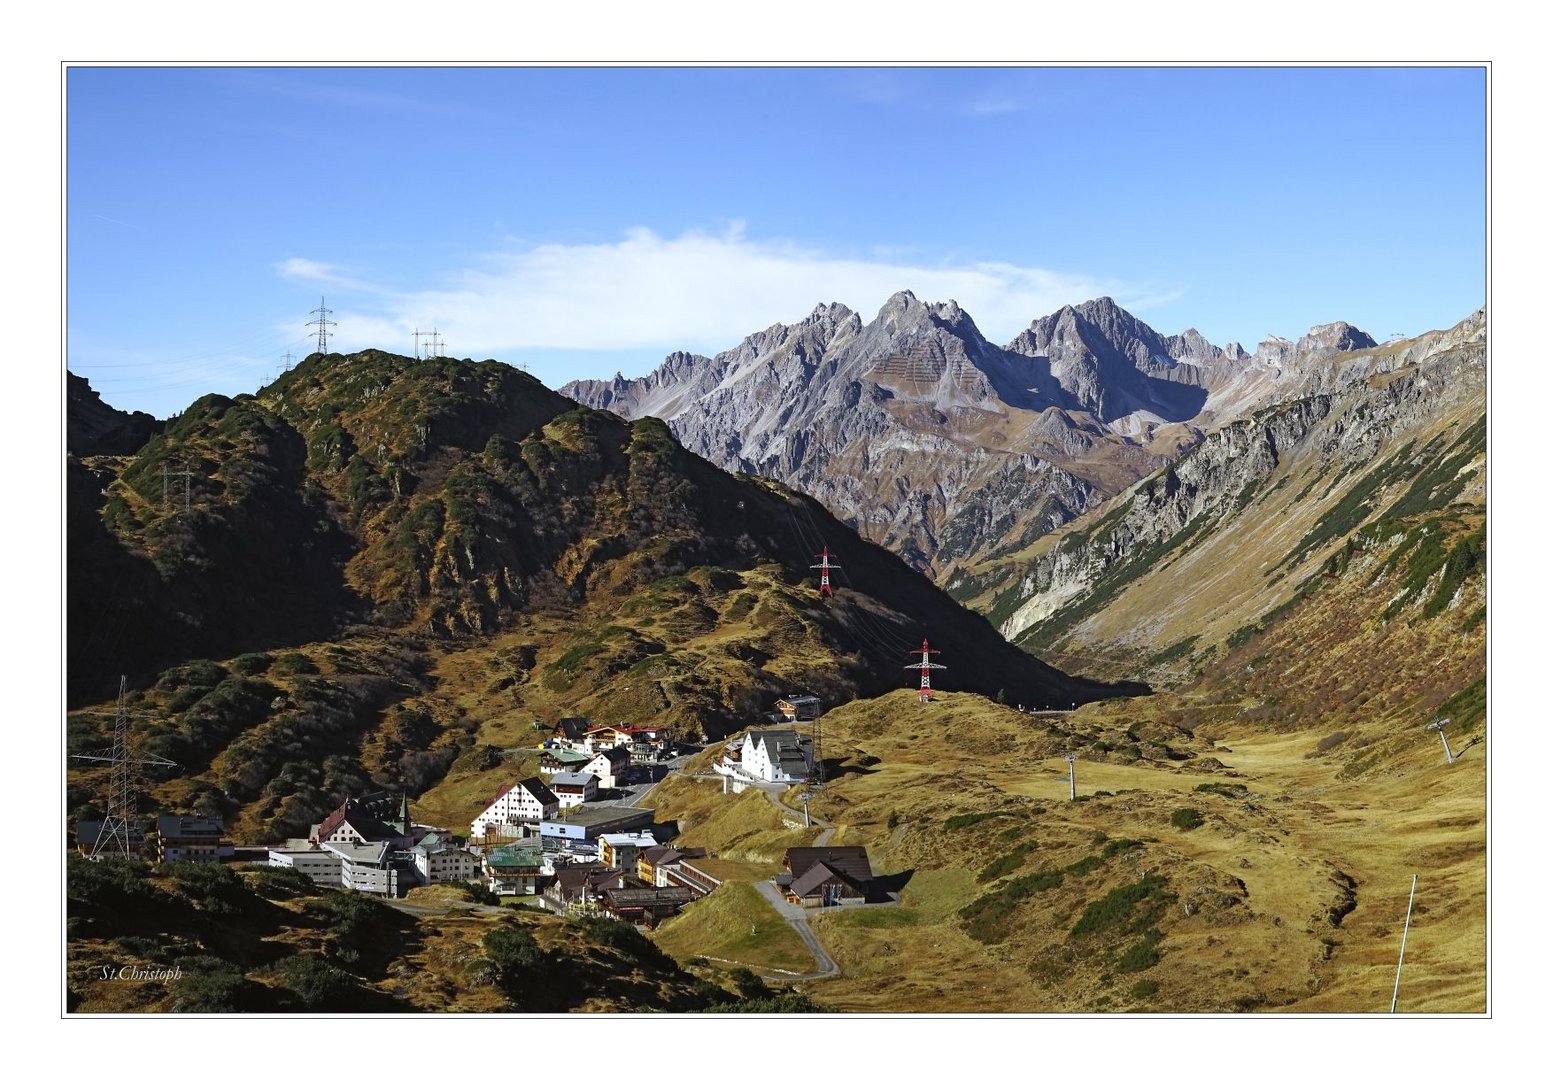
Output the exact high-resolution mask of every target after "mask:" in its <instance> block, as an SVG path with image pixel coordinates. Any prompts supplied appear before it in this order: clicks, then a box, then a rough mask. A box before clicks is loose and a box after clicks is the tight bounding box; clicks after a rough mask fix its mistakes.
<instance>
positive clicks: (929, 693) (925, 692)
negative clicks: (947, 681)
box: [906, 638, 945, 705]
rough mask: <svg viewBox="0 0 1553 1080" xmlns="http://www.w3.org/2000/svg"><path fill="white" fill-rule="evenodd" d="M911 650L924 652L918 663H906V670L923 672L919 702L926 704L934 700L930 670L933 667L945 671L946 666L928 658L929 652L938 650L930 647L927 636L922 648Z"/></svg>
mask: <svg viewBox="0 0 1553 1080" xmlns="http://www.w3.org/2000/svg"><path fill="white" fill-rule="evenodd" d="M911 651H912V653H913V654H916V653H919V652H920V653H921V654H922V659H921V660H920V661H917V662H916V663H912V664H907V665H906V670H907V671H912V670H916V671H920V672H922V686H921V688H920V689H919V690H918V691H917V704H919V705H925V704H927V703H928V702H929V701H932V700H933V684H932V681H931V679H930V677H929V675H928V672H929V670H931V669H933V668H937V669H938V670H940V671H943V670H945V668H944V665H943V664H935V663H933V662H931V661H930V660H928V654H929V653H936V652H937V651H938V650H937V649H930V648H928V644H927V638H923V639H922V648H920V649H912V650H911Z"/></svg>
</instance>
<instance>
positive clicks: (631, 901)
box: [602, 885, 695, 909]
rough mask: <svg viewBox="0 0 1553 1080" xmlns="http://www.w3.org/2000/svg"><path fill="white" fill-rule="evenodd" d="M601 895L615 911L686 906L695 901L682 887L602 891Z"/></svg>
mask: <svg viewBox="0 0 1553 1080" xmlns="http://www.w3.org/2000/svg"><path fill="white" fill-rule="evenodd" d="M602 895H603V897H604V901H605V902H606V903H607V904H609V906H610V907H612V908H617V909H618V908H633V907H647V906H650V907H660V906H663V905H666V904H688V903H690V902H691V901H692V900H694V899H695V894H694V893H692V892H691V891H690V890H689V889H687V888H685V887H684V886H683V885H673V886H670V887H668V888H664V889H604V890H602Z"/></svg>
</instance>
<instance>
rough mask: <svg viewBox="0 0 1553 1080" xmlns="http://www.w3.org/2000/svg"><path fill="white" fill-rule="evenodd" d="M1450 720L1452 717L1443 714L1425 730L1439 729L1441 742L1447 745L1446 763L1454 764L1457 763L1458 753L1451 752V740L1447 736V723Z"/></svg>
mask: <svg viewBox="0 0 1553 1080" xmlns="http://www.w3.org/2000/svg"><path fill="white" fill-rule="evenodd" d="M1450 722H1451V718H1450V717H1448V716H1442V717H1440V718H1439V719H1438V720H1436V721H1435V722H1434V723H1432V724H1430V725H1429V726H1428V727H1427V728H1425V730H1426V731H1438V732H1439V733H1440V742H1441V743H1442V744H1443V745H1444V746H1445V764H1447V765H1454V764H1456V755H1455V754H1453V753H1451V744H1450V740H1449V739H1447V738H1446V737H1445V725H1446V724H1448V723H1450Z"/></svg>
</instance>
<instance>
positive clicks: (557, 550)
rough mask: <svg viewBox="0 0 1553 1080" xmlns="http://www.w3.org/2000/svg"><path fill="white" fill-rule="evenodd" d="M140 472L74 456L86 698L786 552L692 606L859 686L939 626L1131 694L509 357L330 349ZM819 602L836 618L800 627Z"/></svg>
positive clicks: (647, 423)
mask: <svg viewBox="0 0 1553 1080" xmlns="http://www.w3.org/2000/svg"><path fill="white" fill-rule="evenodd" d="M114 468H115V466H113V465H103V466H100V467H99V471H98V472H97V473H90V472H88V471H87V470H86V469H84V468H82V467H75V466H72V471H71V473H70V476H71V482H70V490H69V497H70V511H69V513H70V545H69V551H70V556H69V557H70V578H69V599H68V602H69V607H70V613H71V621H70V628H69V650H70V652H69V657H70V660H69V666H70V687H71V694H72V698H74V699H78V700H79V699H83V698H85V699H90V698H92V697H93V696H94V695H95V696H105V693H106V690H107V688H108V686H109V683H110V680H111V677H112V676H113V675H114V674H116V673H117V672H119V671H129V672H131V673H132V674H134V675H138V677H139V680H140V682H141V683H142V685H143V684H145V682H147V681H148V680H149V678H150V676H151V675H152V674H154V673H155V672H156V671H157V670H159V669H160V668H162V667H164V666H165V665H166V664H168V663H170V662H173V661H177V660H182V659H186V658H189V657H197V656H206V657H226V656H232V655H234V654H236V653H239V652H242V651H245V650H258V649H267V648H274V647H278V646H290V645H297V644H301V643H305V642H309V641H321V640H328V639H330V638H332V637H334V636H336V635H337V634H338V633H339V631H340V630H341V628H342V627H344V626H346V625H348V624H350V623H352V622H371V623H375V624H377V625H378V626H379V627H382V628H384V629H386V630H390V631H393V632H407V633H412V634H425V635H430V637H431V638H432V639H437V638H441V639H443V640H444V641H446V642H448V643H449V645H454V646H456V645H457V643H458V642H463V641H471V640H475V639H478V638H480V637H481V636H482V635H489V634H493V633H497V632H500V631H503V630H507V629H511V628H513V627H516V626H520V625H525V624H527V623H529V622H530V621H531V620H533V619H534V618H544V619H560V620H563V622H564V623H566V624H570V625H571V626H572V627H577V626H581V625H585V624H587V623H588V622H591V621H594V620H597V619H600V618H603V617H606V616H608V615H609V614H610V613H611V612H613V611H615V610H617V609H619V608H621V607H622V606H624V605H626V604H627V603H628V602H630V601H632V600H643V599H644V596H646V595H647V594H649V593H651V592H652V590H655V589H656V590H657V593H656V594H653V595H655V596H658V597H661V596H663V595H671V594H673V593H674V589H673V588H672V587H670V588H669V589H668V590H667V594H666V593H665V591H664V586H665V583H668V584H669V585H670V586H672V583H673V581H674V580H675V579H678V578H679V577H681V576H682V575H684V574H686V573H687V572H688V571H691V570H692V569H695V568H703V570H720V571H724V572H726V573H729V574H741V573H746V572H749V571H752V570H754V569H755V568H757V567H774V568H776V569H778V570H779V578H780V581H781V582H782V583H783V584H784V585H785V586H788V587H789V591H791V593H792V595H791V596H784V597H783V598H782V604H780V605H778V607H780V608H782V609H783V610H784V611H785V613H782V612H777V610H776V609H769V610H767V609H763V608H761V607H760V605H759V601H760V599H761V597H760V596H758V595H755V594H753V593H752V595H751V596H750V598H749V600H750V604H749V606H747V607H742V610H739V611H735V609H733V608H730V609H728V611H724V612H710V611H709V609H705V605H704V604H698V603H696V602H690V601H688V600H687V601H686V602H685V603H684V604H678V602H677V601H676V604H678V606H680V607H682V608H683V609H684V610H681V611H679V612H677V615H676V617H678V618H680V619H681V621H684V620H685V619H689V620H691V621H694V620H696V619H701V620H703V621H706V620H710V622H709V623H708V625H709V626H715V625H717V624H718V623H719V621H720V620H726V619H729V618H741V617H743V616H749V617H750V618H759V617H760V616H759V614H758V613H759V612H760V611H761V610H767V617H768V618H769V619H770V620H771V622H772V625H771V627H770V630H769V633H768V634H767V637H766V639H763V642H764V643H763V644H762V645H761V646H760V650H757V651H762V650H763V651H764V653H765V654H767V655H768V656H772V657H774V656H779V655H781V654H782V652H783V649H784V644H785V645H786V646H787V647H788V648H789V649H791V648H795V647H796V648H801V649H812V650H815V655H814V657H813V660H814V663H813V666H814V669H815V671H816V672H817V673H820V672H823V673H824V675H825V678H826V679H827V681H828V686H829V687H830V688H831V689H832V691H833V692H834V693H836V694H838V695H841V696H851V695H853V694H865V695H866V694H873V693H877V692H880V691H882V690H886V689H890V688H893V687H897V686H900V685H902V684H903V683H904V681H905V673H904V672H903V670H902V669H903V667H904V665H905V664H906V662H907V660H908V659H909V658H908V656H907V655H906V650H907V649H908V648H910V647H911V646H914V645H916V644H917V643H918V642H919V641H920V640H921V638H922V637H924V636H926V637H929V638H931V639H932V641H933V645H934V646H935V647H937V648H940V649H942V650H944V656H943V657H942V658H943V659H944V660H945V662H946V663H948V664H949V670H948V671H947V672H946V673H944V676H943V684H944V685H945V686H950V687H956V688H965V689H976V690H979V691H982V692H985V693H987V694H989V695H995V694H997V693H999V692H1000V691H1001V692H1003V693H1005V694H1006V695H1007V696H1008V697H1009V699H1010V700H1017V701H1029V702H1032V703H1037V702H1046V701H1062V700H1088V699H1093V698H1095V697H1098V696H1108V695H1112V694H1115V693H1117V692H1119V691H1121V690H1123V688H1120V687H1114V688H1113V687H1104V686H1102V685H1100V684H1097V683H1090V682H1085V681H1076V680H1071V679H1069V678H1068V677H1066V676H1064V675H1062V674H1061V673H1060V672H1057V671H1055V670H1054V669H1051V668H1049V667H1047V666H1046V665H1044V664H1042V663H1040V662H1039V661H1037V660H1035V659H1034V658H1032V657H1030V656H1028V655H1026V654H1024V653H1022V652H1020V651H1019V650H1017V649H1014V648H1013V647H1012V646H1010V645H1008V644H1007V643H1006V642H1005V641H1003V639H1002V638H1001V637H1000V636H999V635H998V634H997V632H996V631H995V630H994V629H993V628H992V626H991V625H990V624H988V623H987V622H986V620H985V619H983V618H982V617H981V616H979V615H974V614H971V613H969V612H967V611H966V610H965V609H963V608H961V607H960V606H959V605H957V604H956V603H954V602H953V601H952V600H950V599H949V598H948V597H946V596H944V595H943V594H942V593H940V592H939V591H938V590H937V589H936V588H934V587H933V586H932V585H931V584H930V583H929V582H927V581H926V580H924V579H923V578H922V577H921V576H920V575H918V574H916V573H914V572H912V571H911V570H910V569H908V568H907V567H906V566H904V565H903V564H902V563H901V562H900V561H899V560H898V559H897V558H895V557H894V556H892V555H890V554H889V553H888V552H886V551H884V550H883V549H881V548H878V547H876V546H874V545H872V544H869V543H866V542H864V541H861V540H859V539H858V538H857V536H856V535H855V534H854V533H853V532H851V530H849V529H847V528H845V527H844V526H842V525H840V524H838V523H837V522H835V521H834V520H833V519H832V518H830V516H829V515H828V514H826V513H825V512H824V511H823V510H822V509H821V508H820V507H819V506H818V504H816V503H814V502H813V501H812V500H809V499H807V498H803V497H799V496H795V495H792V494H790V493H788V492H786V491H784V490H783V489H781V488H780V487H778V486H777V485H774V484H772V483H770V482H767V481H758V480H754V479H750V478H738V477H733V476H730V475H728V474H726V473H724V472H722V471H721V470H719V469H717V468H715V467H713V466H712V465H710V464H708V463H707V462H705V461H703V460H701V459H700V458H697V457H695V456H694V455H692V454H690V453H688V452H687V451H685V450H684V449H682V448H681V447H680V446H679V445H678V444H677V443H676V442H675V441H674V440H673V438H672V437H671V436H670V434H669V432H668V429H667V427H666V426H665V425H664V424H663V423H662V422H660V421H657V420H652V419H646V420H639V421H636V422H634V423H627V422H625V421H622V420H620V419H619V418H617V417H615V416H613V415H611V414H608V413H602V412H596V411H593V410H590V409H586V408H582V407H579V406H576V405H575V404H573V403H572V402H570V401H568V400H567V399H565V398H562V397H560V396H559V395H557V394H555V393H553V392H551V391H549V390H547V389H546V388H544V387H543V386H542V385H540V384H539V383H538V382H537V381H536V380H534V379H532V378H530V377H529V376H527V375H526V374H524V373H522V372H519V371H516V370H514V369H512V368H510V367H507V366H505V365H502V364H498V363H496V362H494V361H486V362H483V363H473V362H469V361H453V360H447V359H438V360H430V361H415V360H411V359H409V358H406V357H400V356H393V355H390V354H387V353H381V352H375V351H368V352H364V353H359V354H355V355H351V356H339V355H330V356H322V355H314V356H312V357H309V358H308V359H307V360H306V361H304V362H303V363H302V364H301V365H299V366H298V367H297V368H296V369H294V370H293V371H291V372H288V373H287V374H286V375H284V376H283V377H282V378H281V379H279V380H278V381H277V382H276V383H275V384H273V385H271V386H269V387H267V388H265V389H264V390H263V391H262V392H261V393H260V394H259V395H258V396H257V397H250V396H247V395H244V396H240V397H239V398H237V399H226V398H222V397H218V396H210V397H206V398H202V399H200V400H199V401H197V402H196V403H195V404H194V405H192V406H191V407H190V408H189V409H188V410H187V411H185V413H184V414H183V415H182V416H180V417H179V418H178V419H177V420H176V421H174V422H173V423H171V424H169V425H168V426H167V428H166V430H165V431H163V432H162V433H161V435H159V436H157V437H156V438H154V439H153V440H152V441H151V442H150V443H149V444H148V445H147V446H146V447H145V448H144V449H142V450H141V451H140V452H139V453H138V454H136V455H134V456H133V457H132V458H129V459H128V460H127V462H124V463H122V467H121V468H120V471H119V472H118V473H117V476H116V478H115V477H114V476H113V475H112V473H113V469H114ZM164 470H165V472H164ZM185 470H188V471H189V472H190V473H191V474H192V479H191V480H189V481H188V484H189V487H188V494H187V509H186V508H185V492H184V489H183V483H182V476H181V474H183V473H184V471H185ZM168 477H171V479H168ZM164 484H165V485H166V487H165V489H164ZM164 490H165V491H166V492H167V494H166V496H165V498H164ZM103 492H106V494H103ZM822 544H828V545H829V547H830V550H831V552H832V554H833V556H834V557H835V558H836V560H837V561H839V562H840V563H841V564H842V566H843V567H844V574H845V575H846V576H845V577H844V578H840V579H838V584H841V585H842V586H847V585H852V586H855V587H856V588H857V590H858V591H856V592H853V591H851V590H850V589H848V588H845V587H843V588H842V589H841V590H840V592H839V594H838V596H837V597H836V598H835V599H834V600H833V601H829V602H825V601H822V600H820V599H819V598H818V597H816V596H814V595H813V591H812V589H811V587H810V583H812V581H813V580H814V575H813V574H812V573H811V571H810V569H809V567H810V564H811V563H813V562H814V561H815V558H814V556H815V551H816V550H817V549H818V547H819V546H820V545H822ZM763 580H766V579H763ZM744 584H747V585H750V586H751V587H753V586H754V585H755V583H754V582H753V581H752V582H749V583H744ZM773 600H775V598H773ZM730 612H733V614H732V615H730V614H729V613H730ZM670 621H672V620H670ZM800 623H801V624H805V625H809V626H810V627H811V629H812V633H808V634H807V636H805V635H804V634H798V635H796V636H795V635H794V634H793V633H792V632H791V631H793V628H794V626H797V625H798V624H800ZM703 629H704V628H703ZM672 637H673V635H672V634H669V635H665V636H664V639H663V640H660V641H659V642H658V643H657V644H654V643H653V642H651V641H648V642H645V643H644V644H643V649H644V652H643V655H647V654H650V653H651V652H653V651H663V650H664V649H665V648H667V647H668V645H670V644H672V640H670V639H672ZM821 654H823V655H821ZM748 662H749V664H750V666H751V668H752V670H753V669H758V668H759V667H760V666H761V664H762V663H763V661H762V659H761V658H760V657H758V656H755V657H751V658H750V659H749V661H748ZM799 663H800V665H801V663H802V656H800V657H799ZM838 664H839V665H840V671H839V672H838V671H837V670H836V669H837V665H838ZM788 670H791V668H789V669H788ZM610 674H611V673H610V672H594V673H593V675H594V676H595V677H599V678H602V677H607V676H609V675H610ZM1131 689H1132V690H1134V691H1137V690H1139V689H1141V688H1139V687H1132V688H1131ZM715 707H716V703H715V702H713V701H710V700H708V701H705V702H703V703H702V704H701V705H700V706H697V708H704V709H708V710H709V709H713V708H715ZM727 708H728V706H727V705H726V704H723V705H722V710H723V711H727ZM698 719H700V718H699V717H697V716H687V717H683V718H682V720H683V721H684V722H685V723H686V724H687V725H693V724H694V723H695V722H696V721H697V720H698Z"/></svg>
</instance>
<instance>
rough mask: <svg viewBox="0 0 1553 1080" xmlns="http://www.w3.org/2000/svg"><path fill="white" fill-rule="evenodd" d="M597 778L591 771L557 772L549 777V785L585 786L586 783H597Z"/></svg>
mask: <svg viewBox="0 0 1553 1080" xmlns="http://www.w3.org/2000/svg"><path fill="white" fill-rule="evenodd" d="M598 782H599V778H598V777H596V776H594V775H593V774H592V773H576V772H558V773H556V774H555V775H554V776H552V777H551V778H550V786H551V787H552V788H558V787H586V786H587V785H588V784H593V785H595V786H597V785H598Z"/></svg>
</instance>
